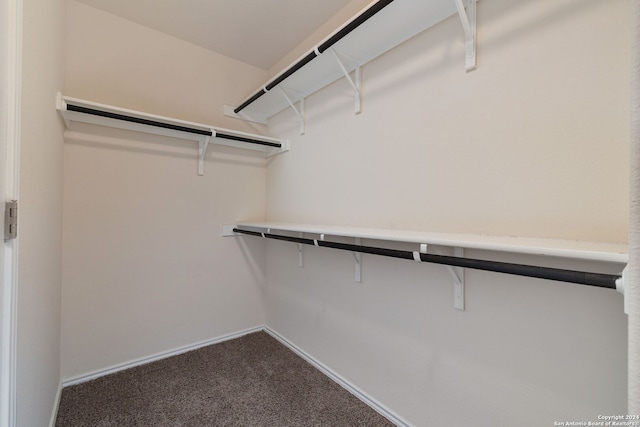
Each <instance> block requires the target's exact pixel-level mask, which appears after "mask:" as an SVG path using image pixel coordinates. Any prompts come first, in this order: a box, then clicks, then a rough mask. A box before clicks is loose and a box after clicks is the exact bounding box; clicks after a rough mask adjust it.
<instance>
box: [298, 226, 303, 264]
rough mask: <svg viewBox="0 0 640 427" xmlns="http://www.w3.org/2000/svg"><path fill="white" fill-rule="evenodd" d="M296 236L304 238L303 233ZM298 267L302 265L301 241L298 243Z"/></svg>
mask: <svg viewBox="0 0 640 427" xmlns="http://www.w3.org/2000/svg"><path fill="white" fill-rule="evenodd" d="M298 236H299V237H300V238H304V233H299V234H298ZM298 267H300V268H303V267H304V245H303V244H302V243H298Z"/></svg>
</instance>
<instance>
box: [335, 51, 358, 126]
mask: <svg viewBox="0 0 640 427" xmlns="http://www.w3.org/2000/svg"><path fill="white" fill-rule="evenodd" d="M328 50H329V51H331V53H332V54H333V57H334V58H335V60H336V62H337V63H338V65H339V66H340V69H341V70H342V73H343V74H344V77H345V79H347V81H348V82H349V84H350V85H351V87H352V88H353V92H354V101H355V106H354V111H355V113H356V114H360V113H361V112H362V106H361V104H362V96H361V94H360V87H361V86H362V82H361V80H362V71H361V70H360V66H359V65H358V66H357V67H356V68H355V70H354V77H355V79H352V78H351V75H350V74H349V70H348V69H347V67H346V66H345V65H344V61H343V60H342V59H341V58H340V55H338V52H336V51H335V49H334V48H333V47H330V48H329V49H328Z"/></svg>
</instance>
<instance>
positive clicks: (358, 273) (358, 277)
mask: <svg viewBox="0 0 640 427" xmlns="http://www.w3.org/2000/svg"><path fill="white" fill-rule="evenodd" d="M361 242H362V239H361V238H360V237H356V245H358V246H360V244H361ZM353 258H354V260H355V262H356V265H355V266H356V269H355V274H356V276H355V281H356V282H358V283H362V254H361V253H360V252H353Z"/></svg>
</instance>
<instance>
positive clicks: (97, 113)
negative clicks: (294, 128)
mask: <svg viewBox="0 0 640 427" xmlns="http://www.w3.org/2000/svg"><path fill="white" fill-rule="evenodd" d="M67 110H68V111H75V112H78V113H84V114H91V115H94V116H100V117H106V118H109V119H115V120H122V121H125V122H131V123H138V124H142V125H147V126H155V127H159V128H163V129H171V130H176V131H180V132H187V133H193V134H196V135H203V136H215V137H216V138H224V139H230V140H233V141H241V142H247V143H250V144H259V145H266V146H269V147H278V148H281V147H282V144H279V143H276V142H268V141H261V140H259V139H253V138H246V137H241V136H236V135H229V134H226V133H221V132H216V133H215V135H214V134H213V132H212V131H211V130H203V129H197V128H192V127H187V126H179V125H174V124H171V123H163V122H159V121H156V120H149V119H143V118H140V117H134V116H127V115H124V114H118V113H113V112H111V111H102V110H96V109H94V108H87V107H82V106H80V105H74V104H71V103H69V102H67Z"/></svg>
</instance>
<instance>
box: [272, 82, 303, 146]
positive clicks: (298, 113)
mask: <svg viewBox="0 0 640 427" xmlns="http://www.w3.org/2000/svg"><path fill="white" fill-rule="evenodd" d="M276 87H277V88H278V90H280V93H281V94H282V96H283V97H284V99H285V100H286V101H287V103H288V104H289V106H290V107H291V109H292V110H293V111H294V112H295V113H296V116H298V119H299V120H300V135H304V133H305V121H304V97H303V98H300V107H299V108H296V106H295V104H294V102H293V101H292V100H291V98H290V97H289V95H288V94H287V92H286V91H285V90H284V89H283V88H282V86H281V85H278V86H276Z"/></svg>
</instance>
